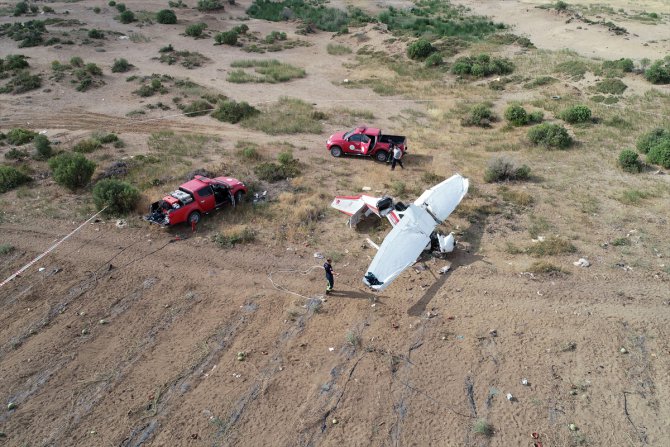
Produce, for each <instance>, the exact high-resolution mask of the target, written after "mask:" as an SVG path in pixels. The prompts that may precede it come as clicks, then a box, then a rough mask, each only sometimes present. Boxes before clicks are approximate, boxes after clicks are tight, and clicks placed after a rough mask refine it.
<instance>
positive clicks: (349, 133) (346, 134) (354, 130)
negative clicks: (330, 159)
mask: <svg viewBox="0 0 670 447" xmlns="http://www.w3.org/2000/svg"><path fill="white" fill-rule="evenodd" d="M354 132H356V129H351V130H350V131H349V132H347V133H345V134H344V136H343V137H342V138H343V139H345V140H348V139H349V137H350V136H352V135H353V134H354Z"/></svg>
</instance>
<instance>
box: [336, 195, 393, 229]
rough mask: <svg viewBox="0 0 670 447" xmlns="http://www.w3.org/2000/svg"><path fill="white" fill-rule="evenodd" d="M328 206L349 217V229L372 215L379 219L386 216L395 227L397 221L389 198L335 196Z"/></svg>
mask: <svg viewBox="0 0 670 447" xmlns="http://www.w3.org/2000/svg"><path fill="white" fill-rule="evenodd" d="M330 206H331V207H333V208H335V209H336V210H338V211H340V212H342V213H344V214H346V215H348V216H349V226H350V227H354V226H356V224H357V223H358V222H360V221H361V219H363V218H364V217H367V216H369V215H371V214H372V213H374V214H376V215H377V216H379V217H384V216H386V217H387V218H388V219H389V221H390V222H391V224H392V225H395V224H396V223H397V221H398V220H399V218H398V217H397V216H396V215H395V212H394V210H393V200H392V199H391V198H390V197H381V198H380V197H373V196H368V195H366V194H361V195H358V196H336V197H335V199H333V201H332V202H331V204H330ZM392 214H393V215H392Z"/></svg>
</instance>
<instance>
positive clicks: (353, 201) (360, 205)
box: [330, 195, 367, 216]
mask: <svg viewBox="0 0 670 447" xmlns="http://www.w3.org/2000/svg"><path fill="white" fill-rule="evenodd" d="M330 206H332V207H333V208H335V209H336V210H338V211H340V212H342V213H344V214H346V215H348V216H353V215H354V214H356V213H357V212H359V211H360V210H362V209H364V208H365V207H367V204H366V203H365V201H364V200H363V196H362V195H360V196H337V197H335V198H334V199H333V201H332V202H331V204H330Z"/></svg>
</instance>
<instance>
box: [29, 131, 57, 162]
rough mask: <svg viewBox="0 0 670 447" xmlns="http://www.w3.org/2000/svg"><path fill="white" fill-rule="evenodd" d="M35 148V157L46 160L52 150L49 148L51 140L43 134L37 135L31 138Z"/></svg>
mask: <svg viewBox="0 0 670 447" xmlns="http://www.w3.org/2000/svg"><path fill="white" fill-rule="evenodd" d="M33 143H34V144H35V150H36V151H37V158H38V159H40V160H48V159H49V158H51V155H52V153H53V151H52V150H51V142H50V141H49V139H48V138H47V137H45V136H44V135H37V136H35V139H34V140H33Z"/></svg>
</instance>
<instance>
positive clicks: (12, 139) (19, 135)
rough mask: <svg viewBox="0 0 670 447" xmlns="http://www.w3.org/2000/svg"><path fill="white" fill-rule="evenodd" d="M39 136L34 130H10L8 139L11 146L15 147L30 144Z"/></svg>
mask: <svg viewBox="0 0 670 447" xmlns="http://www.w3.org/2000/svg"><path fill="white" fill-rule="evenodd" d="M36 136H37V133H35V132H33V131H32V130H26V129H21V128H14V129H9V131H8V132H7V135H6V138H7V142H8V143H9V144H13V145H14V146H22V145H24V144H27V143H30V142H31V141H33V139H34V138H35V137H36Z"/></svg>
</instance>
